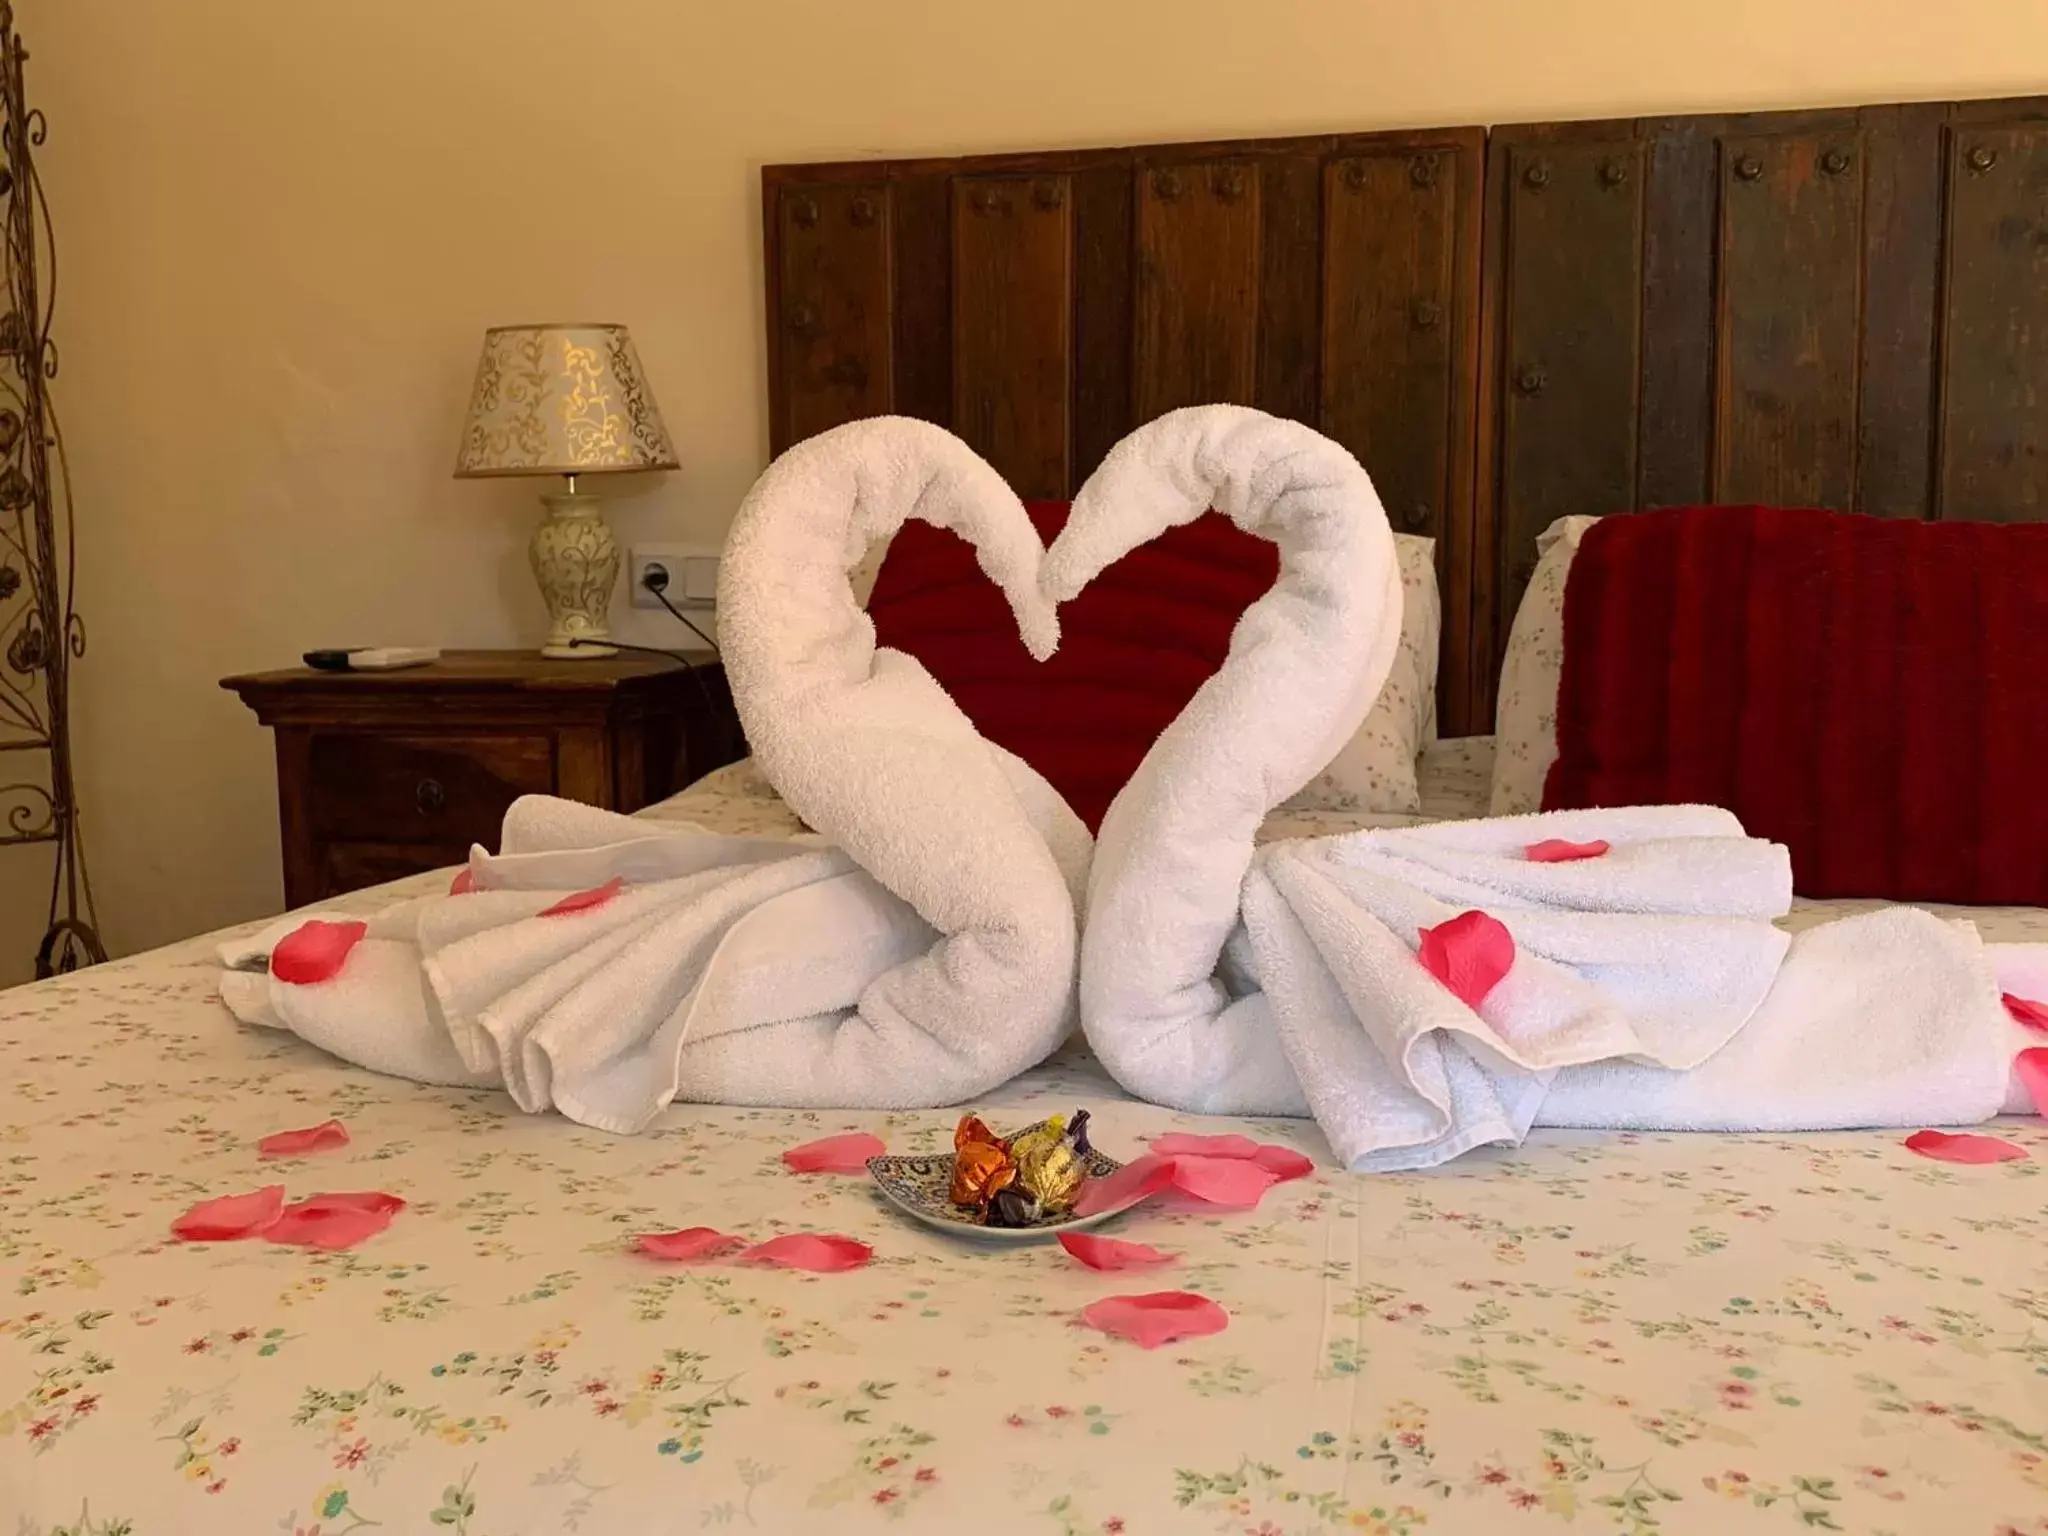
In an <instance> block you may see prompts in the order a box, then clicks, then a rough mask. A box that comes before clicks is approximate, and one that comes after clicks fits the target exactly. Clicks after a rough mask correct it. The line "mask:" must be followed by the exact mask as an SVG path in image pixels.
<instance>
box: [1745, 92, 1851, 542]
mask: <svg viewBox="0 0 2048 1536" xmlns="http://www.w3.org/2000/svg"><path fill="white" fill-rule="evenodd" d="M1863 162H1864V148H1863V142H1862V138H1861V135H1860V134H1858V133H1856V132H1854V131H1853V130H1851V131H1844V132H1838V133H1817V134H1800V135H1796V136H1790V135H1788V136H1782V137H1771V138H1761V137H1730V138H1726V139H1724V140H1723V141H1722V145H1721V184H1722V192H1721V239H1720V258H1721V268H1720V270H1721V277H1720V297H1719V312H1718V315H1717V317H1716V344H1717V346H1716V350H1717V354H1718V363H1717V368H1716V377H1715V401H1714V411H1715V434H1714V437H1715V461H1714V482H1713V495H1714V499H1715V500H1716V501H1721V502H1763V503H1766V504H1769V505H1772V506H1805V507H1834V508H1847V507H1850V506H1852V505H1854V503H1855V495H1856V420H1857V375H1858V369H1859V363H1860V359H1861V353H1862V346H1861V335H1860V327H1861V323H1862V313H1863V283H1862V273H1863Z"/></svg>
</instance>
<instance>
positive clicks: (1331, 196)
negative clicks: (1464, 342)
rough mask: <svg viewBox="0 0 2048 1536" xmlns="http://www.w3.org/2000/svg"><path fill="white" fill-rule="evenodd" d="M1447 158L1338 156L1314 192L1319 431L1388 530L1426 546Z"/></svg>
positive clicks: (1439, 505) (1442, 372)
mask: <svg viewBox="0 0 2048 1536" xmlns="http://www.w3.org/2000/svg"><path fill="white" fill-rule="evenodd" d="M1447 158H1449V157H1447V156H1445V155H1442V154H1438V153H1436V152H1432V151H1422V152H1411V151H1404V150H1398V149H1389V150H1383V151H1380V152H1378V153H1372V154H1356V155H1348V156H1345V157H1343V158H1341V159H1336V160H1332V161H1331V162H1330V163H1329V165H1328V166H1327V167H1326V169H1325V182H1324V185H1325V188H1326V191H1325V204H1324V206H1325V214H1324V223H1323V312H1324V323H1323V347H1322V353H1323V355H1322V409H1321V428H1322V430H1323V431H1324V432H1325V433H1327V434H1328V435H1329V436H1331V437H1333V438H1335V439H1336V440H1337V441H1338V442H1340V443H1342V444H1343V445H1344V446H1345V447H1346V448H1348V449H1350V450H1351V452H1352V453H1353V454H1355V455H1356V456H1357V457H1358V460H1359V462H1360V463H1362V464H1364V465H1365V466H1366V469H1367V470H1368V471H1369V472H1370V473H1371V475H1372V478H1373V484H1374V485H1375V487H1377V489H1378V490H1379V493H1380V500H1381V501H1382V503H1384V504H1385V506H1386V509H1387V516H1388V518H1389V519H1390V520H1391V521H1392V523H1393V525H1394V527H1395V528H1396V529H1398V530H1400V531H1401V532H1404V533H1419V534H1429V535H1432V536H1434V535H1438V534H1440V533H1441V531H1442V519H1443V511H1444V505H1445V499H1446V497H1447V495H1448V493H1449V490H1450V475H1451V452H1452V446H1451V435H1450V434H1451V407H1452V393H1453V386H1454V383H1456V382H1460V381H1457V380H1456V379H1455V373H1454V369H1453V366H1452V350H1451V321H1452V317H1453V314H1454V312H1455V310H1456V308H1457V300H1456V296H1455V294H1454V293H1453V291H1452V290H1453V286H1454V281H1455V272H1454V264H1453V256H1454V253H1455V246H1456V237H1457V227H1456V226H1457V203H1456V178H1455V172H1454V170H1453V169H1452V168H1451V167H1449V166H1447V165H1446V164H1445V160H1446V159H1447ZM1460 446H1462V445H1460Z"/></svg>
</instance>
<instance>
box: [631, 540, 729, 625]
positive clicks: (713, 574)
mask: <svg viewBox="0 0 2048 1536" xmlns="http://www.w3.org/2000/svg"><path fill="white" fill-rule="evenodd" d="M718 554H719V552H718V549H717V547H716V546H715V545H710V544H635V545H633V546H632V547H631V548H629V549H628V550H627V551H626V586H627V590H628V591H629V592H630V593H631V595H632V600H633V606H634V607H635V608H657V609H658V608H660V607H661V598H658V597H656V596H655V595H654V594H653V593H652V592H650V591H648V590H647V587H646V585H645V584H644V580H643V578H644V577H645V576H646V575H647V572H648V571H649V570H650V569H652V568H654V567H656V566H659V567H660V568H661V569H663V570H665V571H667V572H668V587H667V589H666V590H665V591H664V592H663V593H662V596H663V597H666V598H667V599H668V600H669V601H670V602H672V603H674V604H675V605H676V606H677V607H678V608H681V609H682V610H684V611H685V612H688V611H689V610H690V609H692V608H698V609H703V608H716V607H717V606H718Z"/></svg>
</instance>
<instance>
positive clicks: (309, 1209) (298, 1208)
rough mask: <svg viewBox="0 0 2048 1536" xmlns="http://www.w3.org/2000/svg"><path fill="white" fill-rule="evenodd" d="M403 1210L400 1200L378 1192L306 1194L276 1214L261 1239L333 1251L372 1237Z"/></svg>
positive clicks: (349, 1246)
mask: <svg viewBox="0 0 2048 1536" xmlns="http://www.w3.org/2000/svg"><path fill="white" fill-rule="evenodd" d="M404 1209H405V1202H404V1201H403V1200H401V1199H399V1198H398V1196H396V1195H387V1194H385V1193H384V1192H383V1191H382V1190H374V1189H369V1190H347V1191H343V1192H341V1193H338V1194H325V1195H308V1196H307V1197H306V1198H305V1199H303V1200H295V1201H293V1202H292V1203H291V1204H290V1205H288V1206H286V1207H285V1208H284V1209H283V1210H282V1211H280V1212H279V1213H278V1217H277V1220H276V1221H275V1222H274V1223H272V1224H271V1225H270V1226H269V1227H267V1228H266V1229H265V1230H264V1233H263V1236H264V1240H265V1241H267V1242H272V1243H289V1244H290V1245H292V1246H293V1247H295V1248H321V1249H325V1250H328V1251H329V1252H336V1251H339V1250H341V1249H343V1248H353V1247H355V1246H356V1244H358V1243H360V1242H364V1241H366V1240H367V1239H369V1238H372V1237H375V1236H376V1235H377V1234H378V1233H379V1232H382V1231H383V1230H384V1229H385V1228H386V1227H388V1226H390V1225H391V1218H392V1217H393V1216H394V1215H396V1214H397V1213H398V1212H400V1211H402V1210H404Z"/></svg>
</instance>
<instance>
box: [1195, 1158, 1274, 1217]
mask: <svg viewBox="0 0 2048 1536" xmlns="http://www.w3.org/2000/svg"><path fill="white" fill-rule="evenodd" d="M1278 1182H1279V1180H1278V1179H1277V1178H1275V1177H1274V1175H1273V1174H1272V1173H1270V1172H1268V1171H1267V1170H1266V1169H1265V1168H1262V1167H1261V1166H1260V1165H1259V1164H1257V1163H1255V1162H1252V1161H1251V1160H1250V1159H1248V1158H1241V1157H1194V1156H1189V1155H1183V1156H1180V1157H1176V1158H1175V1159H1174V1160H1173V1187H1174V1188H1175V1189H1178V1190H1180V1191H1181V1192H1182V1193H1183V1194H1189V1195H1193V1196H1194V1197H1195V1198H1196V1199H1197V1200H1206V1201H1208V1202H1209V1204H1211V1205H1220V1206H1223V1207H1224V1208H1226V1209H1228V1210H1233V1211H1248V1210H1250V1209H1251V1208H1252V1207H1253V1206H1255V1205H1257V1204H1258V1203H1259V1202H1260V1201H1261V1200H1263V1199H1264V1198H1265V1196H1266V1191H1267V1190H1269V1189H1271V1188H1272V1187H1273V1186H1274V1185H1275V1184H1276V1183H1278Z"/></svg>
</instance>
